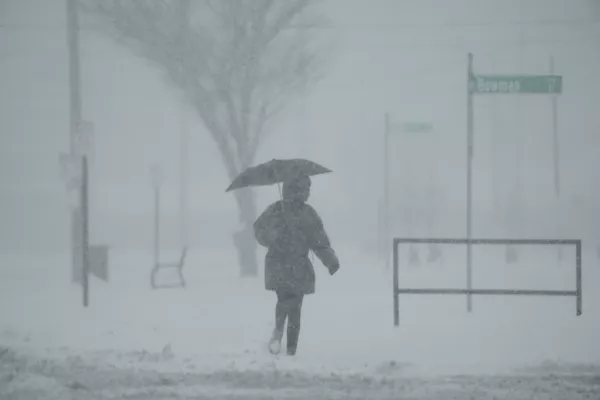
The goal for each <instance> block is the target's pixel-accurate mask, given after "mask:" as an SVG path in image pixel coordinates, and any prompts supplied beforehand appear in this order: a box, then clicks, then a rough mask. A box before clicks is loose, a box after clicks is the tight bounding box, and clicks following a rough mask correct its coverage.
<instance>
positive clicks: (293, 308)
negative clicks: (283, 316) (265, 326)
mask: <svg viewBox="0 0 600 400" xmlns="http://www.w3.org/2000/svg"><path fill="white" fill-rule="evenodd" d="M303 300H304V295H302V294H299V295H295V296H294V297H292V298H291V299H290V301H289V310H288V326H287V354H288V355H290V356H293V355H295V354H296V349H297V348H298V338H299V336H300V319H301V317H302V302H303Z"/></svg>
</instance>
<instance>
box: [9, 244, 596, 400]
mask: <svg viewBox="0 0 600 400" xmlns="http://www.w3.org/2000/svg"><path fill="white" fill-rule="evenodd" d="M340 253H341V254H345V255H346V257H347V258H348V259H351V260H353V262H352V263H350V262H349V263H347V264H345V269H344V270H343V271H341V272H340V273H339V275H336V276H335V279H332V278H331V277H329V276H327V275H326V273H325V271H324V270H321V269H319V270H317V274H318V275H319V277H318V282H319V283H318V285H319V289H318V293H317V294H316V295H315V296H312V297H311V298H309V299H307V301H306V304H305V310H304V311H303V312H304V316H303V333H302V337H301V344H300V347H301V349H300V351H299V353H298V356H297V357H295V358H293V359H290V358H288V357H282V358H280V359H277V358H273V357H272V356H271V355H269V354H268V353H267V352H266V351H265V349H264V347H265V343H264V342H265V340H266V338H268V335H269V333H270V330H271V329H272V319H273V315H272V313H273V304H274V298H273V295H272V293H267V292H265V291H264V290H263V288H262V281H261V280H260V279H250V280H240V279H239V278H238V277H237V275H236V270H235V268H230V267H229V268H228V265H235V264H234V262H235V261H234V260H228V259H227V258H226V257H225V255H226V254H227V253H224V252H221V251H215V254H214V256H211V254H210V253H209V252H208V251H206V250H203V251H195V252H194V251H193V252H191V254H190V261H189V272H188V274H187V278H188V287H187V289H186V290H162V291H160V290H159V291H152V290H151V289H149V287H148V273H149V269H148V268H147V266H148V265H151V260H147V259H146V258H144V257H141V256H139V255H137V254H129V253H121V254H119V253H117V252H115V253H113V254H112V257H111V265H112V266H113V269H112V270H111V271H112V272H113V273H112V274H111V281H110V283H103V282H98V281H97V280H93V281H92V282H91V283H92V286H91V293H92V295H91V305H90V307H89V308H83V307H81V303H80V301H81V288H79V287H78V286H74V285H71V284H70V283H69V275H68V273H69V269H68V259H67V257H65V256H58V257H55V258H52V257H45V258H43V259H40V258H27V257H16V256H15V257H9V256H7V255H5V256H3V257H0V261H1V262H2V265H3V268H2V269H0V399H2V400H4V399H9V400H11V399H18V400H37V399H44V400H46V399H57V400H63V399H77V400H86V399H144V400H146V399H147V400H154V399H227V398H230V399H265V398H277V399H403V400H405V399H444V400H449V399H469V400H471V399H474V400H485V399H497V400H504V399H506V400H519V399H527V400H544V399H546V400H578V399H588V400H598V399H600V348H598V346H597V343H598V341H597V338H598V337H599V335H600V324H599V323H598V321H600V309H599V308H598V307H597V304H599V297H598V293H597V291H596V290H595V286H594V285H595V282H597V281H598V279H599V278H600V273H599V271H598V270H597V268H596V266H595V264H594V263H593V262H587V261H589V260H590V257H589V255H588V256H587V258H586V261H585V262H584V266H586V268H585V273H584V276H585V281H584V293H586V295H585V296H584V304H583V305H584V314H583V315H582V316H580V317H577V316H575V312H574V309H575V307H574V306H575V304H574V303H575V301H574V299H563V298H556V299H552V298H502V297H490V298H487V297H486V298H484V297H478V298H476V300H475V303H474V304H475V312H473V313H472V314H467V313H465V311H464V310H465V299H464V298H462V297H456V298H441V297H403V298H402V301H401V324H400V327H398V328H394V327H393V326H392V318H391V317H392V309H391V294H390V289H391V281H390V277H389V276H388V275H386V274H384V273H375V272H374V267H373V266H375V263H374V262H373V261H371V260H369V259H368V258H361V255H360V254H355V253H352V252H351V251H350V250H346V251H344V252H340ZM475 255H476V256H477V255H478V254H477V253H476V254H475ZM484 255H485V256H486V258H487V261H486V263H482V262H480V263H479V264H477V265H478V269H477V275H476V278H477V279H476V281H475V283H476V284H477V285H478V286H479V285H480V286H486V287H503V286H505V287H526V288H530V289H532V288H535V289H538V288H539V289H541V288H553V289H567V288H570V287H571V286H572V285H573V276H574V274H573V266H572V265H570V264H568V263H566V262H565V265H560V264H556V265H555V264H552V263H550V262H545V260H544V259H543V258H542V256H543V254H540V253H539V252H536V253H533V252H532V253H531V255H530V258H531V260H529V261H527V260H526V261H527V262H524V263H522V265H519V266H518V267H510V266H505V265H503V264H502V263H501V262H499V263H497V264H493V263H492V262H491V261H494V259H495V258H498V257H497V256H496V255H495V254H493V253H489V254H484ZM484 255H481V256H484ZM148 258H149V257H148ZM452 261H453V262H452V263H450V262H448V263H447V265H446V266H439V267H438V268H437V269H432V270H423V271H410V270H407V269H403V270H402V280H403V283H404V284H406V285H410V286H413V287H422V286H424V285H427V286H429V287H436V286H438V287H441V286H446V285H448V286H454V287H459V286H460V285H461V284H462V283H463V282H462V274H461V272H463V271H462V269H460V265H462V263H461V260H460V259H458V258H457V259H456V260H452ZM550 261H552V260H550ZM455 265H456V266H457V268H455ZM542 278H543V279H542ZM527 365H529V366H532V365H533V366H537V367H535V368H534V369H529V370H523V368H524V366H527ZM540 365H541V366H542V367H540ZM517 368H520V369H517Z"/></svg>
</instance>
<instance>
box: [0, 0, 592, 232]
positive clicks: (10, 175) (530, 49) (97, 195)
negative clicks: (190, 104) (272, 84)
mask: <svg viewBox="0 0 600 400" xmlns="http://www.w3.org/2000/svg"><path fill="white" fill-rule="evenodd" d="M0 7H2V8H0V24H2V25H3V26H1V27H0V82H1V88H2V90H1V91H0V152H1V157H0V188H1V189H2V199H1V200H0V215H2V219H3V220H7V221H11V222H10V223H9V224H8V225H7V224H4V226H3V228H2V229H5V230H6V229H7V228H6V227H7V226H9V227H10V228H9V229H8V230H7V231H4V232H3V236H4V235H8V234H9V231H11V230H12V231H11V232H12V233H14V224H17V223H18V224H25V225H27V226H31V225H32V224H34V222H33V221H34V220H35V219H36V218H38V221H39V218H45V219H44V220H47V221H63V222H66V220H63V219H60V220H59V219H56V220H55V219H52V216H55V215H58V214H60V213H65V212H66V211H65V210H64V209H65V207H64V193H63V192H64V191H63V190H62V186H61V183H60V180H59V177H58V161H57V159H58V153H59V152H62V151H66V150H67V149H68V129H67V128H68V104H69V103H68V87H67V83H68V74H67V52H66V38H65V35H66V33H65V28H64V20H65V19H64V4H63V2H62V1H52V2H49V1H44V0H8V1H7V2H4V3H2V6H0ZM323 12H324V13H325V14H326V15H327V16H328V17H329V18H330V19H331V24H332V27H331V28H329V29H323V30H322V31H323V32H322V35H321V40H323V42H324V43H330V44H332V45H334V49H335V51H334V52H333V54H332V57H331V59H330V60H329V64H328V70H327V75H326V77H325V79H323V80H322V81H321V82H320V83H319V84H318V85H317V86H316V87H314V88H313V89H312V90H311V91H310V92H309V93H308V95H307V96H306V97H304V98H302V99H299V100H298V101H297V102H295V103H293V104H292V106H291V107H290V108H289V109H288V110H287V112H286V114H285V116H283V117H282V118H281V121H280V124H279V125H277V127H276V128H275V132H274V133H273V134H272V135H271V136H269V139H268V140H267V141H266V142H265V143H264V145H263V146H262V147H261V150H260V151H259V154H258V157H257V160H256V161H257V162H260V161H263V160H266V159H269V158H273V157H288V156H300V157H308V158H311V159H314V160H315V161H317V162H321V163H323V164H324V165H327V166H328V167H330V168H332V169H333V170H334V171H335V173H334V174H331V175H329V176H322V177H318V178H315V179H314V185H313V188H314V190H313V200H312V202H313V203H314V204H315V205H316V206H317V207H319V208H320V209H321V210H323V211H322V212H323V214H324V219H325V220H326V221H327V220H329V221H332V222H331V223H332V224H333V225H335V226H336V227H338V228H337V229H339V230H340V231H343V230H347V228H348V227H346V226H343V227H342V225H341V224H342V222H344V221H348V218H347V217H348V215H353V216H354V218H355V219H354V220H353V221H352V224H353V229H355V230H357V231H363V232H362V233H357V235H361V234H364V231H374V230H375V229H376V218H377V206H378V204H379V202H380V201H381V196H382V193H383V189H382V186H383V181H382V176H383V173H382V171H383V163H382V154H383V128H384V114H385V113H386V112H389V113H390V115H391V118H392V121H394V123H396V124H401V123H402V122H405V121H427V122H431V123H432V124H433V126H434V132H433V133H432V134H431V135H432V136H433V138H428V139H424V140H418V139H415V138H407V137H404V136H402V135H400V134H399V135H394V137H393V138H392V139H391V144H390V148H389V151H390V154H392V157H391V162H390V168H391V178H392V179H391V180H392V183H391V187H392V198H393V202H394V203H396V204H398V205H401V204H408V205H407V206H405V207H409V209H410V207H412V206H411V204H413V205H414V204H415V203H419V202H420V201H419V200H413V199H418V198H419V197H418V196H424V195H423V193H424V191H425V190H426V189H427V188H428V182H434V184H435V186H436V190H437V192H438V193H439V195H438V196H437V197H438V205H437V206H436V207H438V208H439V214H440V215H447V214H452V215H458V216H457V217H456V218H457V220H456V221H447V222H444V223H447V224H453V226H452V229H450V231H452V232H454V234H455V235H461V234H462V233H463V232H464V224H463V223H462V222H461V221H460V218H462V217H461V215H462V216H464V199H465V194H464V193H465V178H464V176H465V136H466V115H465V113H466V57H467V56H466V53H467V52H469V51H471V52H473V53H474V55H475V71H476V72H480V73H498V74H502V73H504V74H511V73H523V74H545V73H548V68H549V67H548V63H549V57H550V56H553V57H554V59H555V68H556V73H558V74H561V75H563V82H564V83H563V88H564V91H563V94H562V95H561V96H560V97H559V100H558V104H559V105H558V110H559V114H558V121H559V133H560V135H561V142H560V144H561V166H562V183H563V193H564V194H563V198H562V199H561V200H560V203H559V204H557V203H556V201H555V200H554V198H553V188H552V182H553V181H552V148H551V143H552V142H551V119H550V117H551V114H550V99H549V97H547V96H495V97H494V96H488V97H485V98H484V97H483V96H479V97H477V98H476V99H475V142H476V144H475V160H474V168H475V173H474V186H475V189H474V190H475V196H474V200H475V204H474V207H475V208H476V209H477V210H479V212H481V213H483V214H482V216H483V215H484V214H485V213H486V210H489V209H492V207H493V206H494V205H495V206H496V207H497V208H498V210H499V211H498V212H499V214H498V215H500V216H502V215H505V214H503V213H506V212H507V211H506V210H507V209H508V207H509V205H510V204H517V205H518V207H519V208H522V209H523V210H526V212H530V213H534V212H539V213H542V212H543V213H542V214H541V216H538V217H537V218H538V219H539V220H548V219H553V218H554V221H555V223H556V224H560V223H561V221H564V220H565V219H569V220H571V225H570V226H571V228H569V229H568V230H569V232H572V233H574V234H576V233H577V231H578V229H579V228H581V229H582V230H585V231H586V232H588V231H589V230H590V229H592V230H593V228H592V227H589V226H588V227H585V228H583V227H582V226H581V225H580V224H583V223H584V222H586V223H587V221H589V220H590V218H589V216H590V215H593V216H595V218H596V220H597V215H598V214H597V212H596V211H595V210H596V206H595V204H597V203H598V201H599V200H600V196H599V195H598V190H597V189H596V186H597V185H596V184H595V182H596V179H597V178H596V177H597V172H596V171H598V170H599V169H600V162H599V161H598V156H597V154H598V151H599V150H600V135H599V133H598V132H599V129H600V115H599V113H598V112H597V109H598V104H599V101H598V93H600V79H598V77H597V72H598V71H600V46H598V44H599V43H600V22H599V21H600V9H599V7H598V5H597V2H593V1H578V2H574V1H572V0H571V1H569V0H560V1H559V0H552V1H550V0H527V1H526V0H519V1H516V0H510V1H508V0H502V1H500V0H470V1H466V0H452V1H450V0H437V1H434V0H427V1H426V0H413V1H407V0H402V1H400V0H396V1H394V0H388V1H382V0H369V1H367V0H360V1H359V0H328V1H325V2H324V3H323ZM536 21H537V22H536ZM81 23H82V26H83V28H82V34H81V53H82V88H83V116H84V118H85V119H86V120H90V121H93V122H94V125H95V132H96V136H95V141H96V143H95V159H94V169H93V179H94V187H93V189H92V190H93V196H94V197H93V199H92V205H93V207H94V208H93V211H94V212H95V213H97V215H112V216H113V217H112V218H118V217H116V216H120V215H134V214H136V215H141V214H144V213H148V212H150V210H151V207H152V203H151V199H150V198H149V196H150V194H149V193H150V183H149V182H150V180H149V175H148V170H149V167H150V165H151V164H152V163H155V162H159V163H161V164H162V165H163V167H164V169H165V178H166V184H165V185H166V187H165V190H164V197H165V201H164V207H165V212H167V213H168V212H171V213H175V212H176V211H177V173H178V170H177V168H178V162H177V158H178V148H179V147H178V146H179V145H178V135H179V130H180V129H181V124H182V110H183V109H184V107H185V106H183V105H182V103H181V102H180V97H179V94H178V92H177V90H175V89H174V88H172V87H171V86H170V84H169V82H168V81H167V80H166V79H165V77H164V76H162V75H161V73H160V71H159V70H158V69H157V68H155V67H154V66H153V65H152V64H151V63H150V62H147V61H146V60H142V59H138V58H136V57H134V55H132V53H131V52H130V51H129V49H127V48H122V47H120V46H119V45H117V44H115V43H114V42H113V41H112V40H111V39H110V38H108V37H105V36H103V35H102V34H101V33H100V32H98V31H97V30H94V27H93V24H94V23H97V22H96V21H94V20H93V19H91V18H90V17H89V16H84V17H83V18H82V20H81ZM187 126H188V129H190V130H191V131H192V135H191V137H192V138H193V139H192V143H191V146H190V152H191V153H190V154H191V158H192V162H191V171H192V172H191V176H192V185H193V189H192V201H191V203H192V209H193V213H194V215H195V217H196V218H199V219H202V218H209V217H210V216H214V215H219V216H221V217H223V218H224V221H225V222H223V225H224V227H222V231H223V232H229V231H232V230H233V229H234V228H235V227H236V217H237V211H236V208H235V203H234V201H233V198H232V197H231V196H228V195H225V194H224V193H223V190H224V188H225V187H226V186H227V185H228V183H229V182H228V181H229V178H228V177H227V176H226V173H225V170H224V168H222V163H221V159H220V155H219V154H218V152H217V148H216V146H215V145H214V143H213V142H212V140H211V139H210V137H209V135H208V134H207V133H206V132H205V131H204V130H203V128H202V125H201V123H200V121H199V120H198V119H197V117H196V116H195V115H194V114H193V111H190V112H189V114H188V117H187ZM428 168H429V169H428ZM412 192H416V193H418V194H417V195H413V194H410V193H412ZM257 193H258V195H259V199H260V206H261V207H263V206H264V205H266V204H267V203H268V202H269V201H272V200H274V199H275V198H276V196H277V190H276V189H275V188H261V189H259V190H257ZM415 196H417V197H415ZM42 198H44V200H42ZM494 202H495V203H494ZM45 204H47V206H46V205H45ZM40 205H44V206H43V207H42V206H40ZM540 210H542V211H540ZM556 210H561V211H560V212H556ZM524 212H525V211H524ZM526 212H525V213H526ZM592 212H593V214H591V213H592ZM457 213H458V214H457ZM544 213H545V214H544ZM577 213H579V214H577ZM48 214H51V215H50V216H48ZM61 215H62V214H61ZM36 216H37V217H36ZM586 216H587V218H586ZM440 218H442V217H440ZM500 218H502V217H500ZM207 221H208V220H207ZM210 221H212V220H210ZM49 223H50V222H49ZM57 223H58V222H57ZM206 224H209V222H206ZM210 224H213V222H210ZM207 226H208V225H204V226H194V227H193V228H192V229H193V230H194V231H195V232H200V231H202V230H206V229H207ZM212 226H213V225H211V229H212ZM61 229H62V228H61ZM65 229H66V228H65ZM106 229H108V228H106ZM504 229H505V227H499V228H498V230H496V231H494V230H490V234H496V235H500V236H502V235H503V234H504V233H505V231H504ZM565 229H567V228H565ZM23 231H25V229H24V228H23ZM446 231H448V230H446ZM540 231H543V229H541V230H540ZM519 234H527V232H525V233H519ZM586 234H587V233H586ZM22 235H25V233H22ZM99 235H100V236H106V237H107V236H109V233H108V231H106V232H105V233H103V234H99Z"/></svg>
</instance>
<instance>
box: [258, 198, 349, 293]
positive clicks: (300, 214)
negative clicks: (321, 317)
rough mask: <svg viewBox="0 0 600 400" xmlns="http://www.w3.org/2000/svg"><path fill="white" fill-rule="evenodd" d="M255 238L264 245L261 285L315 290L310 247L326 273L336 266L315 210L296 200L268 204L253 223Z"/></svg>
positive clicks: (337, 264)
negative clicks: (263, 273)
mask: <svg viewBox="0 0 600 400" xmlns="http://www.w3.org/2000/svg"><path fill="white" fill-rule="evenodd" d="M254 234H255V236H256V240H257V241H258V243H260V244H261V245H262V246H264V247H267V248H268V251H267V255H266V257H265V288H266V289H267V290H274V291H288V292H292V293H297V294H312V293H314V292H315V270H314V268H313V265H312V263H311V261H310V259H309V256H308V253H309V250H312V251H313V252H314V253H315V255H316V256H317V257H318V258H319V259H320V260H321V262H322V263H323V264H324V265H325V266H326V267H327V268H328V269H329V271H330V273H333V272H335V271H336V270H337V269H338V268H339V261H338V258H337V256H336V254H335V252H334V250H333V249H332V248H331V244H330V242H329V238H328V237H327V233H326V232H325V229H324V227H323V222H322V221H321V218H320V217H319V214H317V212H316V211H315V209H314V208H312V207H311V206H310V205H308V204H306V203H304V202H303V201H299V200H287V199H285V200H280V201H277V202H275V203H273V204H271V205H270V206H269V207H268V208H267V209H266V210H265V211H264V212H263V213H262V214H261V216H260V217H258V219H257V220H256V222H255V223H254Z"/></svg>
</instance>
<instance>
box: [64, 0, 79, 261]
mask: <svg viewBox="0 0 600 400" xmlns="http://www.w3.org/2000/svg"><path fill="white" fill-rule="evenodd" d="M66 6H67V8H66V14H67V15H66V19H67V45H68V50H69V51H68V54H69V106H70V108H69V112H70V115H69V122H70V124H69V146H70V150H69V153H70V155H71V156H74V154H75V151H74V144H73V142H74V140H73V138H74V136H75V133H76V130H77V124H78V123H79V121H80V120H81V108H82V106H81V85H80V84H81V79H80V78H81V77H80V75H81V74H80V62H79V21H78V17H79V14H78V11H77V0H67V2H66ZM80 212H81V207H80V206H79V207H74V208H73V209H72V210H70V224H69V227H70V232H69V237H70V243H69V246H70V252H71V268H72V269H75V268H76V267H77V265H79V260H80V258H79V254H77V252H76V251H75V250H76V249H77V247H78V245H77V242H78V241H79V239H80V238H78V237H76V229H75V221H77V220H78V217H79V213H80Z"/></svg>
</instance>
